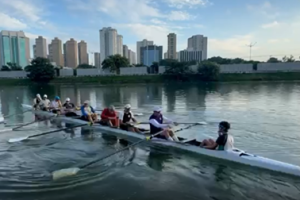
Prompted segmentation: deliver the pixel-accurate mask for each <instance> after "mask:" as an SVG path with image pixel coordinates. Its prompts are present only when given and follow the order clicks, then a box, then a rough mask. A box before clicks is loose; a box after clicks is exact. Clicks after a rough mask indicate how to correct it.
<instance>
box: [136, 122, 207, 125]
mask: <svg viewBox="0 0 300 200" xmlns="http://www.w3.org/2000/svg"><path fill="white" fill-rule="evenodd" d="M176 123H177V124H192V125H194V124H195V125H206V124H207V123H206V122H176ZM136 124H149V122H138V123H136ZM163 124H167V123H163Z"/></svg>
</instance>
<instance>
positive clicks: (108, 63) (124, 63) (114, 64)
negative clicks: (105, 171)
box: [102, 54, 130, 74]
mask: <svg viewBox="0 0 300 200" xmlns="http://www.w3.org/2000/svg"><path fill="white" fill-rule="evenodd" d="M129 66H130V64H129V60H128V59H127V58H125V57H123V56H121V55H119V54H117V55H112V56H109V57H108V58H106V59H105V60H103V62H102V68H103V69H109V70H110V72H117V74H120V68H121V67H129Z"/></svg>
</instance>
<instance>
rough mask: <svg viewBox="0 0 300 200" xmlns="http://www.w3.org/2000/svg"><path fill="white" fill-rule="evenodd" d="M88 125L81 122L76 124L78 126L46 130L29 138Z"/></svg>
mask: <svg viewBox="0 0 300 200" xmlns="http://www.w3.org/2000/svg"><path fill="white" fill-rule="evenodd" d="M87 125H90V124H80V125H76V126H72V127H68V128H62V129H58V130H54V131H48V132H44V133H40V134H36V135H32V136H29V137H28V138H33V137H38V136H42V135H47V134H50V133H56V132H59V131H64V130H68V129H72V128H77V127H82V126H87Z"/></svg>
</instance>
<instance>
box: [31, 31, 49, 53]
mask: <svg viewBox="0 0 300 200" xmlns="http://www.w3.org/2000/svg"><path fill="white" fill-rule="evenodd" d="M33 56H34V58H37V57H42V58H47V42H46V39H45V38H43V37H42V36H39V37H38V38H36V39H35V45H33Z"/></svg>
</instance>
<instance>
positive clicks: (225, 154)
mask: <svg viewBox="0 0 300 200" xmlns="http://www.w3.org/2000/svg"><path fill="white" fill-rule="evenodd" d="M24 107H25V108H28V105H24ZM34 113H35V114H37V115H40V116H45V117H50V116H52V115H53V114H52V113H49V112H43V111H34ZM58 119H60V120H62V121H63V122H67V123H72V124H84V123H87V122H86V121H82V120H79V119H71V118H68V117H58ZM93 128H94V129H98V130H100V131H103V132H106V133H108V134H109V133H110V134H114V135H120V136H124V137H133V138H137V139H145V136H144V135H141V134H136V133H133V132H129V131H124V130H120V129H112V128H109V127H106V126H93ZM150 142H153V143H156V144H159V145H164V146H169V147H173V148H176V149H181V150H184V151H188V152H193V153H196V154H200V155H205V156H209V157H214V158H219V159H222V160H228V161H232V162H236V163H240V164H244V165H250V166H253V167H258V168H263V169H268V170H272V171H277V172H282V173H285V174H290V175H296V176H300V167H299V166H297V165H293V164H289V163H285V162H280V161H277V160H272V159H269V158H264V157H262V156H257V155H254V154H250V153H246V152H245V151H243V150H239V149H233V150H231V151H215V150H207V149H203V148H200V147H198V146H194V145H190V144H187V143H178V142H170V141H167V140H161V139H156V138H155V139H152V140H151V141H150Z"/></svg>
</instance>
